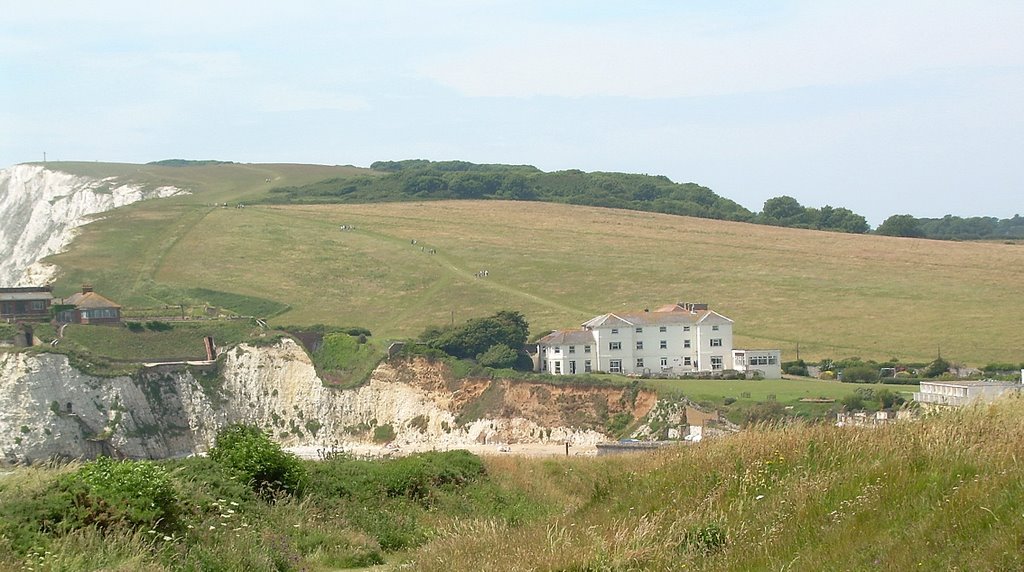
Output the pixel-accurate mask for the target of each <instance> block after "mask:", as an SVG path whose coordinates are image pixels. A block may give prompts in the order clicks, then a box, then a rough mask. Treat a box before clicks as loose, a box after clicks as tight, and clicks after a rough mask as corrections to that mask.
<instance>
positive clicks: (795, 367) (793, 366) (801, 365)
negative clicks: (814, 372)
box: [782, 360, 807, 376]
mask: <svg viewBox="0 0 1024 572" xmlns="http://www.w3.org/2000/svg"><path fill="white" fill-rule="evenodd" d="M782 373H788V374H789V375H803V376H806V375H807V363H806V362H804V360H797V361H787V362H782Z"/></svg>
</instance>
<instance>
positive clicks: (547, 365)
mask: <svg viewBox="0 0 1024 572" xmlns="http://www.w3.org/2000/svg"><path fill="white" fill-rule="evenodd" d="M732 325H733V321H732V320H731V319H729V318H727V317H725V316H723V315H721V314H719V313H717V312H715V311H713V310H711V309H710V308H709V307H708V305H707V304H698V303H690V302H679V303H677V304H669V305H667V306H662V307H660V308H657V309H655V310H653V311H652V310H649V309H644V310H640V311H634V312H625V313H608V314H602V315H600V316H595V317H594V318H591V319H590V320H587V321H586V322H583V324H581V325H580V327H579V328H574V329H568V330H558V331H555V332H552V333H550V334H548V335H547V336H544V337H543V338H541V339H540V340H538V348H537V368H536V369H537V370H538V371H541V372H545V373H552V374H556V375H565V374H577V373H589V372H592V371H603V372H607V373H622V374H630V375H651V374H662V375H692V374H698V373H711V374H714V373H716V372H724V371H726V370H738V371H748V366H749V365H750V363H749V362H750V361H751V360H747V359H746V357H747V356H746V354H745V353H744V352H741V353H740V354H739V356H740V357H741V358H744V359H739V360H737V354H736V353H734V348H733V336H732ZM774 352H775V353H774V354H773V355H772V361H774V362H776V364H777V362H778V351H777V350H774ZM760 355H761V354H758V356H759V359H758V360H756V361H757V363H758V364H759V363H760V362H761V361H762V360H761V359H760ZM764 361H765V362H767V361H768V358H767V357H766V358H765V359H764ZM758 371H759V372H760V373H761V375H762V376H764V377H768V376H769V375H768V372H766V371H763V370H758ZM776 371H777V368H776V369H772V370H771V372H770V373H771V374H775V375H773V377H778V375H779V374H776ZM780 373H781V372H780Z"/></svg>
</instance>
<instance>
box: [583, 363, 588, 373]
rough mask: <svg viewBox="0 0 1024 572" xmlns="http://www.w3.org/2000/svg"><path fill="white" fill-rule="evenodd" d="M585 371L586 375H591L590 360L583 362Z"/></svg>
mask: <svg viewBox="0 0 1024 572" xmlns="http://www.w3.org/2000/svg"><path fill="white" fill-rule="evenodd" d="M583 371H584V372H586V373H590V360H586V361H584V362H583Z"/></svg>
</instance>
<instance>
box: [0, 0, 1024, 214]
mask: <svg viewBox="0 0 1024 572" xmlns="http://www.w3.org/2000/svg"><path fill="white" fill-rule="evenodd" d="M0 14H2V15H0V167H7V166H10V165H13V164H16V163H20V162H26V161H38V160H40V159H42V155H43V152H44V151H45V152H46V153H47V157H48V158H49V159H51V160H88V161H91V160H99V161H119V162H147V161H153V160H159V159H168V158H187V159H221V160H232V161H240V162H302V163H326V164H354V165H360V166H368V165H369V164H370V163H372V162H373V161H376V160H387V159H408V158H425V159H434V160H445V159H461V160H467V161H474V162H491V163H517V164H518V163H528V164H532V165H536V166H537V167H539V168H541V169H544V170H558V169H570V168H578V169H583V170H586V171H595V170H603V171H625V172H637V173H650V174H663V175H667V176H668V177H670V178H671V179H672V180H674V181H679V182H687V181H693V182H696V183H700V184H702V185H706V186H708V187H710V188H712V189H713V190H714V191H715V192H717V193H718V194H720V195H722V196H725V197H728V198H730V199H733V200H736V201H738V202H740V203H741V204H743V205H744V206H746V207H747V208H749V209H751V210H755V211H757V210H760V209H761V206H762V205H763V203H764V200H765V199H767V198H770V197H774V196H779V195H784V194H785V195H790V196H793V197H796V198H797V199H798V200H799V201H800V202H801V203H803V204H804V205H807V206H815V207H820V206H822V205H825V204H831V205H833V206H845V207H848V208H851V209H853V210H854V211H856V212H858V213H861V214H863V215H865V216H866V217H867V218H868V220H869V222H871V223H872V224H873V225H877V224H878V223H880V222H881V221H882V220H883V219H884V218H885V217H886V216H888V215H890V214H895V213H909V214H913V215H915V216H942V215H944V214H947V213H952V214H959V215H965V216H968V215H991V216H998V217H1001V218H1003V217H1009V216H1012V215H1013V214H1015V213H1021V214H1024V208H1022V202H1024V201H1022V198H1021V197H1022V191H1024V169H1022V166H1021V163H1022V162H1024V2H1021V1H1020V0H1012V1H1007V2H984V1H977V2H974V1H972V2H963V1H942V0H922V1H913V0H912V1H899V0H885V1H872V0H860V1H857V2H852V1H847V2H829V1H824V0H814V1H806V2H801V1H794V2H763V1H750V2H726V1H720V0H719V1H712V0H708V1H689V2H684V1H663V2H643V1H630V2H626V1H623V2H602V1H600V0H588V1H557V0H537V1H515V2H513V1H508V2H504V1H494V2H489V1H470V0H465V1H460V0H450V1H422V2H380V1H366V2H345V1H322V2H315V1H305V0H292V1H289V2H260V1H249V2H215V1H214V2H211V1H207V0H204V1H199V2H193V1H176V2H140V1H138V0H132V1H130V2H120V1H110V2H105V1H102V0H98V1H95V2H82V1H79V0H76V1H74V2H71V1H67V2H29V1H21V0H2V2H0Z"/></svg>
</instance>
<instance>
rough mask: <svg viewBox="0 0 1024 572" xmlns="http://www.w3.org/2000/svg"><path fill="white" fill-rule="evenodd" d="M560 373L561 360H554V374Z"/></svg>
mask: <svg viewBox="0 0 1024 572" xmlns="http://www.w3.org/2000/svg"><path fill="white" fill-rule="evenodd" d="M560 373H562V362H560V361H556V362H555V375H558V374H560Z"/></svg>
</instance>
